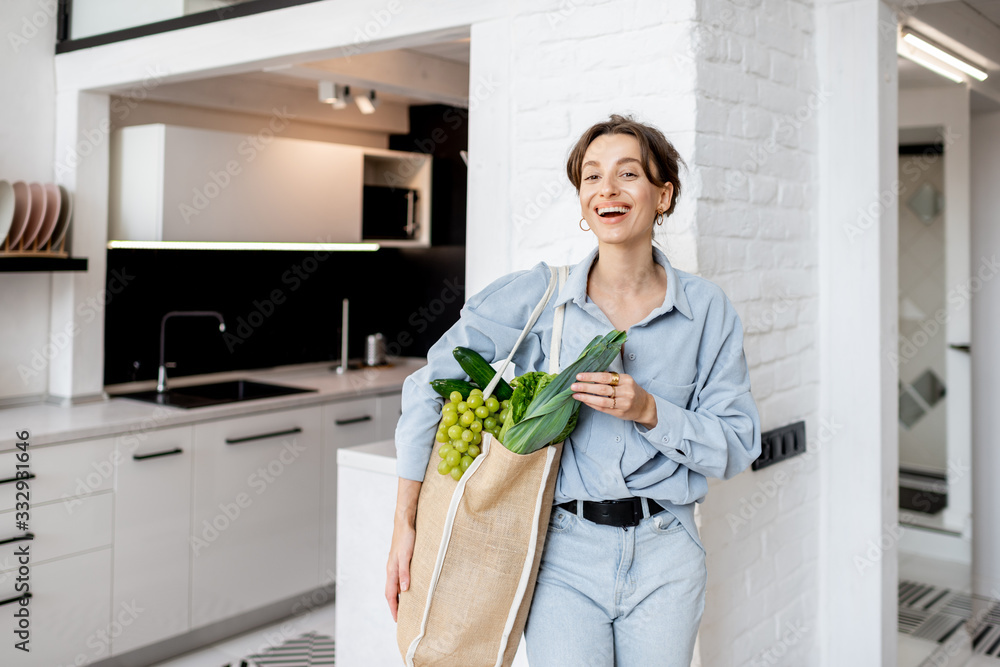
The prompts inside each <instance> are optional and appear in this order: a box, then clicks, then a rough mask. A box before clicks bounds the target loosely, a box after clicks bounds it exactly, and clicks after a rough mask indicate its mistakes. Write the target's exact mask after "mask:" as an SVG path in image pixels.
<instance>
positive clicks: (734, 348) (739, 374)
mask: <svg viewBox="0 0 1000 667" xmlns="http://www.w3.org/2000/svg"><path fill="white" fill-rule="evenodd" d="M720 304H721V307H720V311H721V313H722V316H721V317H717V316H716V317H714V318H710V324H709V326H710V329H709V333H708V334H707V335H706V337H705V339H704V340H703V341H702V348H701V350H700V351H699V366H700V370H699V376H701V375H703V374H704V375H705V376H706V377H705V379H704V382H702V381H700V380H699V382H697V383H696V387H697V386H699V385H700V386H701V390H700V391H699V392H698V394H697V397H695V398H694V399H693V400H692V404H693V405H695V408H694V409H693V410H689V409H687V408H686V407H685V406H684V405H678V404H677V397H673V399H674V400H671V398H672V397H670V396H665V395H658V393H657V387H656V385H653V386H652V387H648V388H646V389H647V391H649V393H650V394H651V395H652V396H653V399H654V401H655V402H656V426H654V427H653V428H651V429H647V428H645V427H643V426H640V425H639V424H636V430H637V431H638V432H639V433H640V434H641V435H642V436H643V437H644V438H646V440H647V441H648V442H649V443H650V444H651V445H652V446H653V447H655V448H656V449H657V450H658V451H660V452H662V453H663V455H664V456H666V457H668V458H669V459H671V460H673V461H676V462H677V463H679V464H681V465H684V466H687V467H688V468H689V469H691V470H693V471H694V472H697V473H700V474H702V475H704V476H705V477H716V478H720V479H729V478H731V477H734V476H735V475H737V474H739V473H740V472H742V471H743V470H745V469H746V468H747V467H749V466H750V464H751V463H752V462H753V461H754V460H755V459H756V458H757V457H758V456H759V455H760V449H761V445H760V416H759V415H758V412H757V404H756V403H755V402H754V399H753V396H752V395H751V393H750V372H749V369H748V368H747V362H746V356H745V355H744V351H743V326H742V324H741V322H740V318H739V315H738V314H737V313H736V309H735V308H734V307H733V305H732V304H731V303H730V302H729V299H728V298H726V297H725V296H724V295H721V299H720ZM711 320H714V321H711ZM702 369H704V370H702ZM663 393H665V392H660V394H663Z"/></svg>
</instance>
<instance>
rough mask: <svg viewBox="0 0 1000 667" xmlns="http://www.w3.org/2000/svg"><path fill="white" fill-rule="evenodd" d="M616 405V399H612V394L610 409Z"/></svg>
mask: <svg viewBox="0 0 1000 667" xmlns="http://www.w3.org/2000/svg"><path fill="white" fill-rule="evenodd" d="M617 404H618V399H616V398H615V397H614V395H613V394H612V396H611V409H612V410H614V409H615V405H617Z"/></svg>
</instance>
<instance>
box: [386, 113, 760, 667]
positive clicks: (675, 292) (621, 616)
mask: <svg viewBox="0 0 1000 667" xmlns="http://www.w3.org/2000/svg"><path fill="white" fill-rule="evenodd" d="M679 162H680V157H679V155H678V154H677V151H676V150H675V149H674V147H673V145H671V143H670V142H669V141H668V140H667V139H666V138H665V137H664V136H663V134H662V133H661V132H660V131H659V130H657V129H656V128H654V127H651V126H649V125H645V124H642V123H638V122H636V121H634V120H632V119H631V118H627V117H622V116H618V115H613V116H611V118H610V119H609V120H608V121H605V122H602V123H598V124H596V125H594V126H593V127H591V128H590V129H588V130H587V131H586V132H585V133H584V134H583V136H582V137H580V139H579V141H578V142H577V144H576V146H575V147H574V148H573V150H572V153H571V154H570V157H569V161H568V164H567V174H568V176H569V180H570V181H571V182H572V183H573V185H574V187H576V188H577V191H578V192H579V196H580V208H581V214H582V216H583V217H582V218H581V220H580V229H581V230H583V231H584V232H585V233H590V234H593V235H594V236H595V237H596V240H597V247H596V248H595V249H594V250H593V251H591V252H590V253H589V254H588V255H587V256H586V257H585V258H584V259H583V260H582V261H581V262H580V263H579V264H577V265H576V266H574V267H572V269H571V271H570V274H569V279H568V280H567V282H566V284H565V285H564V286H563V288H562V289H561V290H560V291H559V292H558V293H557V295H556V296H555V298H553V299H552V300H551V302H550V304H549V305H548V307H547V308H546V310H545V311H544V312H543V314H542V316H541V317H540V318H539V320H538V323H537V324H536V325H535V327H534V328H533V329H532V333H531V334H530V335H529V336H528V338H527V339H526V340H525V341H524V342H523V343H522V344H521V347H520V349H519V351H518V354H517V355H516V356H515V359H514V361H515V363H516V365H517V373H518V374H520V373H523V372H526V371H529V370H546V369H547V366H548V361H547V359H546V354H547V351H548V350H549V342H550V340H551V337H552V335H553V334H554V332H553V331H552V322H553V312H554V309H555V307H557V306H558V305H560V304H562V303H565V304H566V311H565V323H564V326H563V331H562V347H561V352H560V362H561V363H560V367H562V368H564V367H565V366H566V365H568V364H569V363H571V362H572V361H573V360H574V359H576V357H577V355H578V354H579V353H580V352H581V351H582V350H583V348H584V347H585V346H586V344H587V343H588V342H590V340H591V339H592V338H593V337H594V336H596V335H603V334H605V333H607V332H608V331H610V330H611V329H618V330H620V331H627V332H628V341H627V342H626V343H625V346H624V348H623V349H622V355H621V357H620V358H619V359H618V360H616V361H615V362H614V363H613V364H612V366H611V368H610V369H609V372H606V373H583V374H580V375H579V376H578V377H577V382H576V383H575V384H574V385H573V390H574V391H575V392H576V393H575V394H574V398H576V399H577V400H579V401H580V402H581V403H582V405H581V407H580V416H579V420H578V423H577V427H576V429H575V430H574V431H573V433H572V435H571V436H570V437H569V438H568V439H567V441H566V443H565V445H564V448H563V455H562V461H561V464H560V469H559V476H558V479H557V482H556V493H555V503H556V506H555V507H553V510H552V518H551V520H550V524H549V529H548V535H547V537H546V540H545V546H544V549H543V553H542V561H541V567H540V569H539V573H538V580H537V584H536V586H535V591H534V598H533V599H532V604H531V610H530V613H529V615H528V621H527V626H526V628H525V640H526V645H527V652H528V661H529V663H530V664H531V665H532V667H548V666H552V667H565V666H566V665H574V666H575V665H581V666H583V665H586V666H588V667H605V666H607V667H611V666H612V665H621V666H633V665H634V666H637V667H638V666H643V667H644V666H646V665H657V666H658V667H687V666H688V665H689V664H690V662H691V658H692V654H693V652H694V642H695V636H696V634H697V631H698V626H699V624H700V622H701V616H702V611H703V609H704V604H705V581H706V568H705V551H704V548H703V547H702V544H701V540H700V538H699V536H698V531H697V527H696V526H695V523H694V505H695V503H696V502H700V501H701V500H703V499H704V497H705V494H706V492H707V490H708V483H707V478H708V477H717V478H721V479H728V478H730V477H732V476H733V475H736V474H737V473H739V472H741V471H743V470H744V469H746V468H747V467H748V466H749V465H750V463H751V462H752V461H753V460H754V459H755V458H757V456H758V455H759V454H760V419H759V416H758V413H757V407H756V404H755V403H754V400H753V397H752V396H751V394H750V376H749V372H748V369H747V364H746V359H745V356H744V353H743V329H742V325H741V323H740V319H739V317H738V316H737V314H736V310H735V309H734V308H733V306H732V304H731V303H730V302H729V299H728V298H726V296H725V294H724V293H723V292H722V290H721V289H720V288H719V287H718V286H717V285H715V284H714V283H711V282H709V281H708V280H705V279H703V278H699V277H697V276H694V275H691V274H689V273H686V272H684V271H678V270H677V269H674V268H673V267H672V266H671V265H670V262H669V261H667V258H666V255H665V254H664V253H663V252H662V251H661V250H659V249H658V248H656V247H655V246H654V245H653V242H652V241H653V232H654V229H655V226H656V225H659V224H662V221H663V219H664V218H666V217H667V216H669V215H670V214H671V213H673V211H674V207H675V206H676V203H677V198H678V197H679V196H680V191H681V184H680V180H679V178H678V163H679ZM549 275H550V273H549V268H548V266H546V265H545V264H544V263H539V264H538V265H537V266H535V267H534V268H532V269H530V270H527V271H518V272H515V273H511V274H509V275H506V276H503V277H502V278H499V279H498V280H496V281H495V282H493V283H492V284H491V285H489V286H488V287H486V288H485V289H484V290H483V291H481V292H479V293H478V294H476V295H475V296H473V297H472V298H470V299H469V300H468V302H467V303H466V306H465V308H464V309H463V311H462V316H461V318H460V320H459V322H458V323H456V324H455V325H454V326H453V327H452V328H451V329H450V330H449V331H448V332H447V333H446V334H445V335H444V336H443V337H442V338H441V340H439V341H438V342H437V343H436V344H435V345H434V346H433V347H432V348H431V349H430V351H429V352H428V355H427V357H428V363H427V366H425V367H424V368H423V369H421V370H419V371H417V372H416V373H414V374H413V375H411V376H410V377H409V378H407V380H406V382H405V384H404V387H403V414H402V416H401V418H400V420H399V424H398V427H397V429H396V448H397V473H398V475H399V477H400V479H399V491H398V497H397V505H396V517H395V527H394V531H393V538H392V546H391V549H390V553H389V561H388V564H387V567H386V572H387V576H386V592H385V594H386V599H387V601H388V603H389V607H390V610H391V611H392V614H393V618H395V616H396V608H397V601H398V594H399V592H400V591H401V590H402V591H405V590H406V589H407V587H408V585H409V563H410V558H411V556H412V553H413V544H414V535H415V532H414V522H415V516H416V510H417V507H416V504H417V498H418V494H419V492H420V483H421V481H422V479H423V473H424V470H425V468H426V465H427V461H428V458H429V457H430V456H431V452H432V448H431V447H432V443H433V441H434V434H435V431H436V429H437V423H438V420H439V418H440V404H439V399H438V396H437V394H435V393H434V392H433V391H432V390H431V389H430V387H429V385H428V384H427V383H428V381H429V380H431V379H433V378H438V377H462V376H463V373H462V371H461V369H460V367H459V366H458V364H457V362H455V361H454V359H453V357H452V355H451V350H452V348H454V347H455V346H456V345H463V346H465V347H470V348H472V349H475V350H476V351H478V352H479V353H481V354H482V355H483V356H484V357H485V358H486V359H489V360H494V361H495V360H498V359H502V358H504V357H505V356H506V354H507V352H508V351H509V350H510V349H511V348H512V347H513V343H514V341H515V339H516V338H517V336H518V334H519V333H520V331H521V328H522V326H523V325H524V323H525V322H526V321H527V319H528V314H529V313H530V311H531V310H532V308H533V307H534V306H535V304H536V303H537V302H538V301H539V299H540V298H541V296H542V295H543V294H544V291H545V288H546V285H547V284H548V281H549ZM555 335H559V332H555Z"/></svg>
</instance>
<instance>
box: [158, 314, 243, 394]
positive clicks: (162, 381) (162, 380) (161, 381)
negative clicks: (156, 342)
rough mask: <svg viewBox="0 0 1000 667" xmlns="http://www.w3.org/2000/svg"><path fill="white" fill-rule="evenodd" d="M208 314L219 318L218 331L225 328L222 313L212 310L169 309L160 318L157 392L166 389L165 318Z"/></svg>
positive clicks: (162, 391)
mask: <svg viewBox="0 0 1000 667" xmlns="http://www.w3.org/2000/svg"><path fill="white" fill-rule="evenodd" d="M200 316H208V317H214V318H216V319H217V320H219V331H225V330H226V322H225V320H223V319H222V314H221V313H217V312H215V311H214V310H171V311H170V312H169V313H167V314H166V315H164V316H163V319H162V320H160V371H159V374H158V376H157V380H156V391H157V393H160V394H162V393H164V392H165V391H166V390H167V362H166V361H165V355H164V350H165V349H166V338H167V336H166V335H167V320H168V319H169V318H171V317H200Z"/></svg>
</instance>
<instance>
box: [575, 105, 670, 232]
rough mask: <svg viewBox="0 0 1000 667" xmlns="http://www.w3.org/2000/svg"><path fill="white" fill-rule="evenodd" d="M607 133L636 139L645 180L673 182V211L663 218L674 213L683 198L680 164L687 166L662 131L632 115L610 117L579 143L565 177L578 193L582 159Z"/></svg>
mask: <svg viewBox="0 0 1000 667" xmlns="http://www.w3.org/2000/svg"><path fill="white" fill-rule="evenodd" d="M605 134H630V135H632V136H633V137H635V138H636V141H638V142H639V151H640V161H641V162H642V169H643V171H644V172H646V178H648V179H649V181H650V182H651V183H653V185H656V186H657V187H662V186H664V185H666V184H667V183H673V186H674V192H673V196H672V197H671V198H670V208H668V209H667V210H666V211H664V216H669V215H670V214H671V213H673V212H674V206H676V204H677V200H678V199H680V196H681V180H680V177H679V174H678V163H680V164H684V165H685V166H686V163H685V162H684V160H683V159H681V156H680V153H678V152H677V149H676V148H674V145H673V144H672V143H670V141H668V140H667V138H666V137H665V136H663V133H662V132H660V131H659V130H658V129H656V128H655V127H653V126H651V125H646V124H645V123H640V122H638V121H636V120H634V119H633V118H632V117H631V116H621V115H619V114H611V117H610V118H609V119H608V120H606V121H603V122H600V123H596V124H594V125H592V126H591V127H590V128H589V129H588V130H587V131H586V132H584V133H583V136H581V137H580V139H579V141H577V142H576V145H575V146H574V147H573V150H572V152H570V154H569V160H568V161H567V162H566V175H567V176H569V181H570V183H572V184H573V187H575V188H576V190H577V192H579V191H580V182H581V180H582V178H583V156H584V155H585V154H586V153H587V149H588V148H589V147H590V144H591V143H592V142H593V141H594V139H596V138H597V137H600V136H602V135H605Z"/></svg>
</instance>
